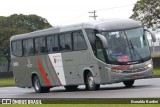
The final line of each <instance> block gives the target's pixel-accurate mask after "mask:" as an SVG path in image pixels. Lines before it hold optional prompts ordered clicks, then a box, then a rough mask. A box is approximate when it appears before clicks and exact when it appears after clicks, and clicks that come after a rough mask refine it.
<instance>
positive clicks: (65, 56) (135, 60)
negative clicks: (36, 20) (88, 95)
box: [10, 19, 156, 93]
mask: <svg viewBox="0 0 160 107" xmlns="http://www.w3.org/2000/svg"><path fill="white" fill-rule="evenodd" d="M147 32H149V33H150V35H151V37H152V40H153V42H154V41H156V38H155V36H154V34H153V33H152V32H150V31H149V30H147V29H144V28H143V27H142V25H141V24H139V23H138V22H136V21H134V20H131V19H111V20H100V21H93V22H88V23H81V24H74V25H69V26H61V27H53V28H49V29H45V30H39V31H35V32H31V33H26V34H20V35H15V36H12V37H11V39H10V47H11V48H10V49H11V59H12V65H13V73H14V77H15V83H16V85H17V86H18V87H22V88H25V87H32V86H33V87H34V89H35V91H36V92H39V93H41V92H49V90H50V88H51V87H57V86H64V87H65V88H66V89H67V90H76V89H77V87H78V86H79V85H85V86H86V89H88V90H96V89H99V87H100V85H102V84H112V83H118V82H123V83H124V85H125V86H126V87H131V86H132V85H133V84H134V81H135V80H136V79H142V78H148V77H151V76H152V73H153V72H152V71H153V64H152V59H151V52H150V48H149V45H148V40H147V37H146V33H147Z"/></svg>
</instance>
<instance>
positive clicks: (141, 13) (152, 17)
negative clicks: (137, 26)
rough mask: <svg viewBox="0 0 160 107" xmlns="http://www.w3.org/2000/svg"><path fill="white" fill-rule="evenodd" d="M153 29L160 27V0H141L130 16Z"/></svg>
mask: <svg viewBox="0 0 160 107" xmlns="http://www.w3.org/2000/svg"><path fill="white" fill-rule="evenodd" d="M130 18H132V19H135V20H137V21H140V22H141V23H142V24H143V26H145V27H147V28H151V29H152V30H156V29H160V0H139V1H137V3H136V4H135V6H134V8H133V14H132V16H131V17H130Z"/></svg>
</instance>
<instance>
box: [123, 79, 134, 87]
mask: <svg viewBox="0 0 160 107" xmlns="http://www.w3.org/2000/svg"><path fill="white" fill-rule="evenodd" d="M123 84H124V85H125V86H126V87H132V86H133V84H134V80H129V81H124V82H123Z"/></svg>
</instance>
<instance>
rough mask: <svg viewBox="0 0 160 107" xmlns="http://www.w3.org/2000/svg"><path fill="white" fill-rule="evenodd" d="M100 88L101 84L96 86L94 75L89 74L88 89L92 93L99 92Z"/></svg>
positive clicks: (87, 79) (87, 77)
mask: <svg viewBox="0 0 160 107" xmlns="http://www.w3.org/2000/svg"><path fill="white" fill-rule="evenodd" d="M99 87H100V85H99V84H95V81H94V78H93V75H92V74H91V72H89V73H88V74H87V76H86V89H87V90H90V91H94V90H98V89H99Z"/></svg>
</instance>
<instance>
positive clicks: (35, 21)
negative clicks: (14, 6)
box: [0, 14, 52, 70]
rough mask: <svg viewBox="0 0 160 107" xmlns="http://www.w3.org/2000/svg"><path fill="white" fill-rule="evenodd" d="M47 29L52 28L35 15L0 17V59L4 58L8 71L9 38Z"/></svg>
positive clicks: (43, 19) (44, 20)
mask: <svg viewBox="0 0 160 107" xmlns="http://www.w3.org/2000/svg"><path fill="white" fill-rule="evenodd" d="M49 27H52V26H51V25H50V24H49V23H48V21H47V20H46V19H45V18H42V17H40V16H37V15H23V14H20V15H18V14H13V15H11V16H9V17H4V16H0V57H4V58H6V60H7V62H8V70H9V65H10V48H9V41H10V37H11V36H13V35H17V34H22V33H28V32H32V31H36V30H41V29H45V28H49ZM0 59H1V58H0Z"/></svg>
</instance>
